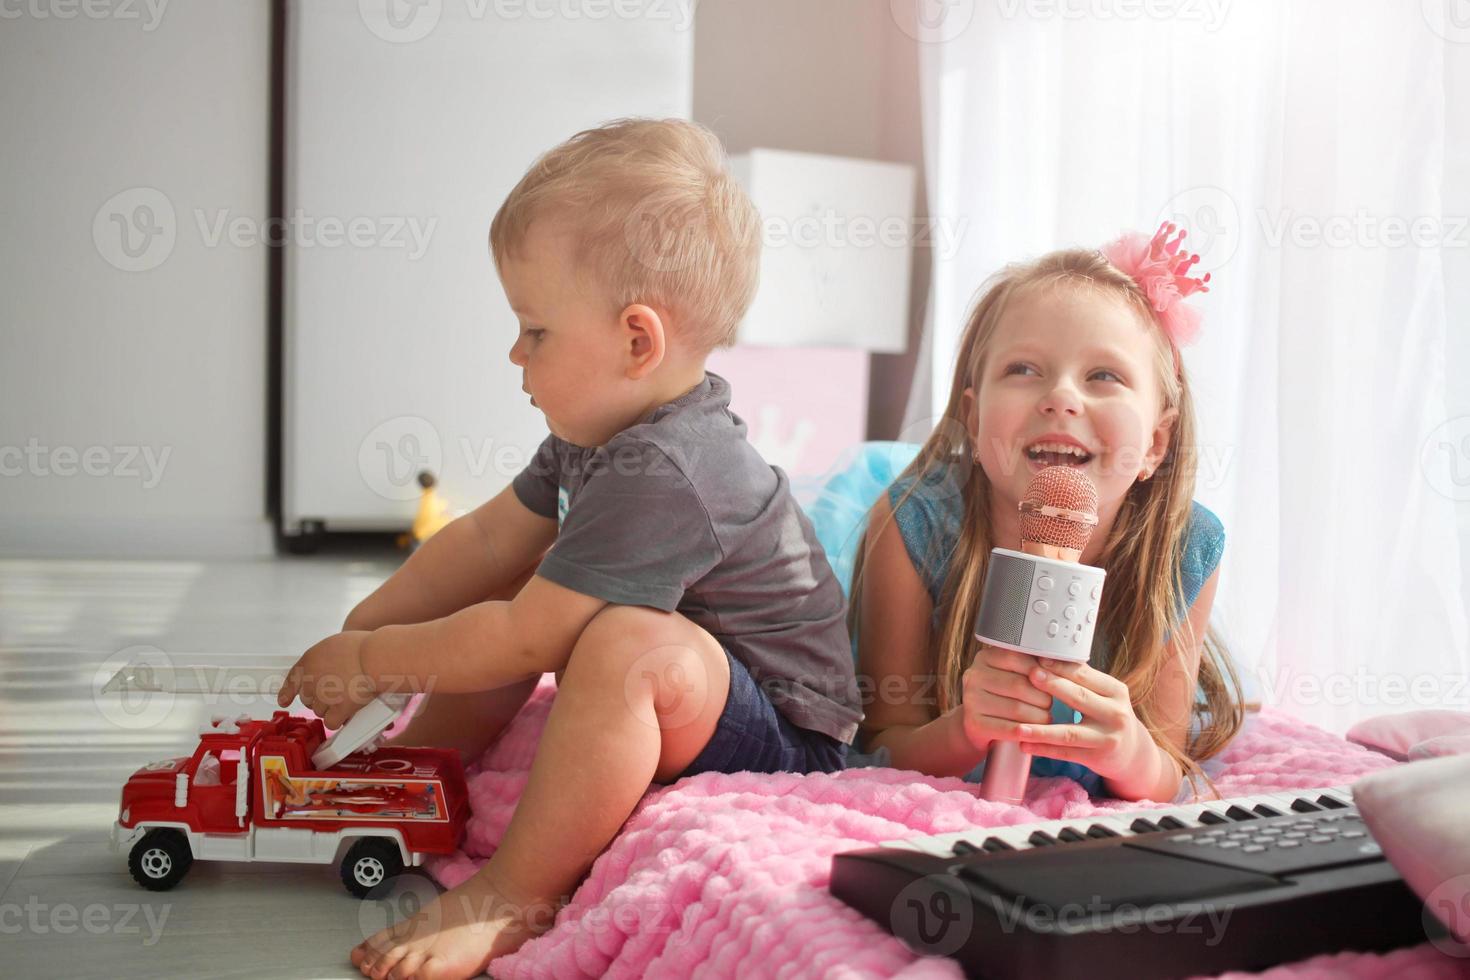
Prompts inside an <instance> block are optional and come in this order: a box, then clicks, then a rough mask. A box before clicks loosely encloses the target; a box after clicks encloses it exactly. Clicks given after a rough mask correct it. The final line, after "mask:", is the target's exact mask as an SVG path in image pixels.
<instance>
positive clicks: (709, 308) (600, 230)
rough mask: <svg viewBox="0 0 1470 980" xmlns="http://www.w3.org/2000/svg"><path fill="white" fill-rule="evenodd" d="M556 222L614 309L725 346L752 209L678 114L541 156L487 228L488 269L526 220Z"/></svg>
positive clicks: (606, 129) (730, 338)
mask: <svg viewBox="0 0 1470 980" xmlns="http://www.w3.org/2000/svg"><path fill="white" fill-rule="evenodd" d="M548 218H554V219H556V220H557V221H558V222H564V223H565V224H566V226H567V227H568V228H569V229H570V230H571V231H572V234H573V237H574V239H575V240H576V242H577V243H578V245H577V254H576V256H575V257H574V262H575V264H576V265H577V266H579V267H585V268H586V269H587V271H588V272H589V273H590V274H591V275H592V276H593V277H594V278H595V279H596V280H597V281H598V282H600V283H601V284H603V285H604V286H605V287H606V288H607V289H608V291H609V293H610V294H611V297H610V298H611V301H612V302H613V303H615V304H616V308H617V310H622V309H623V308H624V307H626V306H628V305H629V304H631V303H646V304H648V305H650V306H655V307H658V308H659V309H661V310H665V311H667V312H668V313H670V314H671V316H672V318H673V319H674V321H675V322H674V325H673V329H672V331H671V332H672V333H674V334H675V335H676V336H677V337H678V339H679V340H680V341H681V342H682V343H683V344H686V345H687V346H688V347H689V348H690V349H692V350H696V351H697V352H699V353H708V352H709V351H711V350H713V349H714V348H716V347H729V346H731V345H732V344H734V343H735V332H736V328H737V327H738V326H739V324H740V319H741V317H743V316H744V315H745V311H746V310H747V309H748V308H749V306H750V302H751V300H752V299H753V298H754V296H755V289H756V282H757V279H758V276H759V271H760V235H759V233H758V232H759V228H758V224H759V216H758V215H757V214H756V210H755V207H754V205H752V204H751V202H750V198H749V197H748V196H747V195H746V193H745V190H744V188H742V187H741V186H740V184H739V183H738V182H737V181H736V180H735V178H734V177H733V176H732V175H731V173H730V171H729V168H728V165H727V161H726V158H725V151H724V148H723V147H722V146H721V145H720V141H719V138H718V137H716V136H715V135H714V133H712V132H710V131H709V130H708V129H706V128H704V127H703V126H700V125H698V124H697V123H692V122H687V121H685V120H682V119H618V120H615V121H613V122H610V123H607V124H606V125H603V126H599V127H597V128H596V129H588V130H583V131H582V132H580V133H578V134H577V135H575V136H573V137H572V138H571V139H569V140H567V141H566V142H565V143H562V144H560V145H558V146H555V147H552V148H551V149H550V150H548V151H547V152H546V153H545V154H543V155H542V156H541V158H540V159H538V160H537V161H536V162H535V163H534V164H532V165H531V169H530V170H528V171H526V175H525V176H524V177H522V178H521V180H520V183H518V184H516V186H515V187H514V188H513V189H512V190H511V192H510V195H509V196H508V197H506V199H505V203H503V204H502V205H501V206H500V210H499V211H497V212H496V214H495V220H494V221H492V222H491V224H490V250H491V253H492V254H493V255H494V257H495V264H496V267H497V268H502V267H503V266H504V263H505V260H506V258H507V257H509V256H512V255H515V254H517V250H518V249H519V248H520V247H521V246H522V244H523V243H524V241H525V237H526V232H527V230H528V229H529V228H530V225H531V223H532V222H533V221H537V220H545V219H548Z"/></svg>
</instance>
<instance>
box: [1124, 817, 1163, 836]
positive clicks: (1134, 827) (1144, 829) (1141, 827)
mask: <svg viewBox="0 0 1470 980" xmlns="http://www.w3.org/2000/svg"><path fill="white" fill-rule="evenodd" d="M1128 829H1129V830H1131V831H1133V832H1134V833H1135V834H1151V833H1153V832H1154V831H1156V830H1158V829H1159V825H1158V824H1156V823H1154V822H1153V821H1152V820H1148V819H1146V818H1144V817H1139V818H1138V819H1137V820H1135V821H1133V822H1132V823H1131V824H1129V825H1128Z"/></svg>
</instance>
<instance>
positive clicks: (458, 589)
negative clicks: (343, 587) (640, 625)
mask: <svg viewBox="0 0 1470 980" xmlns="http://www.w3.org/2000/svg"><path fill="white" fill-rule="evenodd" d="M555 539H556V520H555V519H553V518H550V517H542V516H541V515H540V514H537V513H536V512H535V511H532V510H531V509H529V508H528V507H526V505H525V504H523V503H521V501H520V498H519V497H517V496H516V494H515V490H514V489H513V488H512V487H511V486H510V485H507V486H506V487H505V489H503V490H501V491H500V493H498V494H496V495H495V496H494V497H492V498H490V499H489V500H488V501H486V502H485V503H483V504H481V505H480V506H479V507H477V508H476V509H474V510H473V511H471V512H470V513H468V514H465V515H464V516H462V517H459V518H456V519H455V520H454V521H451V522H450V523H449V524H447V525H445V526H444V527H443V528H442V529H440V531H439V532H438V533H437V534H435V535H434V536H433V537H431V538H429V539H428V540H427V541H425V542H424V543H423V544H422V545H421V546H420V547H419V549H418V550H417V551H415V552H414V553H413V554H412V555H410V556H409V558H408V560H407V561H406V562H404V563H403V566H402V567H401V568H399V569H398V570H397V571H396V572H394V573H393V575H392V576H390V577H389V579H388V580H387V581H386V582H384V583H383V584H382V585H380V586H379V587H378V588H377V590H376V591H374V592H373V593H372V594H371V595H369V596H368V597H367V598H366V599H363V600H362V602H360V603H358V604H357V607H356V608H354V609H353V610H352V612H351V613H349V614H348V616H347V621H346V622H345V623H343V625H342V629H343V630H374V629H377V628H378V627H380V626H388V625H391V624H395V623H422V622H427V621H429V620H432V619H438V618H439V617H441V616H447V615H449V614H450V613H453V612H456V611H458V610H460V609H463V608H465V607H466V606H469V605H471V604H473V603H476V602H480V601H481V600H483V599H484V598H485V597H486V596H487V595H490V594H492V593H494V592H496V591H498V590H499V589H502V588H504V587H505V586H506V585H508V584H509V583H510V582H512V581H513V580H514V579H515V578H516V577H517V576H518V575H520V574H521V573H522V572H524V571H525V570H526V569H527V568H529V567H530V566H531V564H532V563H533V562H535V561H537V560H538V559H539V558H540V557H541V555H542V554H543V553H544V552H545V551H546V549H547V548H548V547H550V545H551V543H552V541H554V540H555Z"/></svg>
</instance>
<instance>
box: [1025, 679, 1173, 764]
mask: <svg viewBox="0 0 1470 980" xmlns="http://www.w3.org/2000/svg"><path fill="white" fill-rule="evenodd" d="M1026 660H1027V663H1028V665H1029V666H1030V668H1031V670H1030V680H1031V682H1032V683H1034V684H1035V685H1036V687H1037V688H1039V689H1040V690H1042V691H1045V692H1047V693H1048V694H1049V695H1055V696H1056V697H1057V699H1058V700H1060V701H1061V702H1063V703H1064V704H1068V705H1070V706H1072V707H1073V708H1076V709H1077V710H1078V711H1080V712H1082V719H1083V720H1082V721H1081V722H1078V723H1074V724H1066V725H1051V724H1044V723H1042V724H1030V723H1027V724H1023V725H1021V726H1019V729H1020V731H1019V733H1018V737H1019V741H1020V742H1021V748H1022V749H1024V750H1025V751H1027V752H1030V753H1032V754H1034V755H1042V756H1045V757H1047V758H1049V759H1061V760H1063V761H1065V762H1077V763H1080V764H1082V765H1084V766H1086V767H1087V768H1089V769H1091V770H1092V771H1093V772H1095V773H1097V774H1098V775H1099V776H1102V777H1103V778H1104V779H1118V778H1119V777H1121V776H1124V775H1126V774H1128V773H1130V772H1133V771H1135V770H1136V769H1137V767H1138V766H1140V765H1142V764H1144V763H1145V762H1147V761H1148V754H1149V753H1150V752H1152V751H1154V741H1153V738H1152V736H1150V735H1149V733H1148V729H1146V728H1144V727H1143V723H1142V722H1141V721H1139V720H1138V716H1137V715H1135V714H1134V713H1133V702H1132V700H1131V699H1130V698H1129V696H1128V685H1127V684H1124V683H1123V682H1122V681H1120V680H1118V678H1116V677H1114V676H1112V675H1111V674H1105V673H1103V672H1102V671H1100V670H1096V669H1094V668H1092V667H1090V666H1088V665H1087V664H1085V663H1069V662H1067V661H1064V660H1046V659H1040V658H1033V657H1027V658H1026ZM1047 720H1048V721H1049V720H1050V719H1047Z"/></svg>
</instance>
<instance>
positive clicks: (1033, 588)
mask: <svg viewBox="0 0 1470 980" xmlns="http://www.w3.org/2000/svg"><path fill="white" fill-rule="evenodd" d="M1020 510H1021V550H1020V551H1011V550H1010V549H1008V548H992V549H991V552H990V567H989V569H988V571H987V572H986V575H985V588H984V590H983V591H982V594H981V597H980V612H979V614H978V615H977V616H976V618H975V638H976V639H978V640H980V641H981V642H982V643H988V644H990V645H991V646H996V647H1004V648H1005V649H1007V650H1016V651H1019V652H1021V653H1028V654H1031V655H1032V656H1035V657H1047V658H1050V659H1053V660H1070V661H1075V662H1080V663H1085V662H1086V661H1087V659H1088V655H1089V654H1090V653H1091V651H1092V632H1093V628H1094V627H1095V626H1096V625H1097V616H1098V610H1099V609H1100V608H1101V602H1102V589H1103V578H1104V577H1105V576H1106V574H1107V573H1106V572H1104V571H1103V570H1102V569H1101V568H1094V567H1093V566H1091V565H1083V564H1081V563H1080V562H1079V561H1078V560H1077V559H1078V558H1079V557H1081V554H1082V549H1083V548H1085V547H1086V546H1087V541H1088V539H1089V538H1091V537H1092V530H1093V528H1094V527H1096V526H1097V487H1096V486H1094V485H1093V483H1092V481H1091V480H1090V479H1088V477H1087V474H1085V473H1083V472H1082V471H1081V470H1078V469H1073V468H1072V467H1069V466H1048V467H1047V468H1046V469H1044V470H1042V471H1041V472H1040V473H1037V474H1036V476H1035V477H1034V478H1032V480H1031V483H1030V484H1029V485H1028V486H1027V487H1026V496H1025V497H1024V498H1022V500H1021V507H1020ZM1030 770H1031V756H1030V754H1029V753H1027V752H1023V751H1021V746H1020V743H1019V742H1013V741H995V742H992V743H991V744H990V751H989V754H988V755H987V756H986V759H985V773H984V775H983V777H982V779H981V782H980V795H981V796H982V797H983V798H984V799H987V800H999V801H1003V802H1006V803H1020V802H1021V800H1022V798H1023V797H1024V796H1025V795H1026V777H1027V776H1028V775H1029V773H1030Z"/></svg>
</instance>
